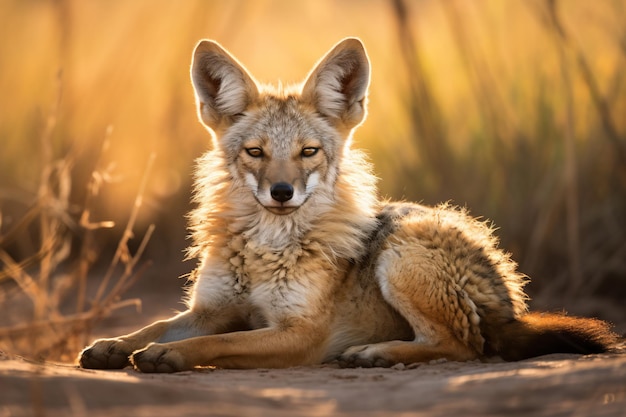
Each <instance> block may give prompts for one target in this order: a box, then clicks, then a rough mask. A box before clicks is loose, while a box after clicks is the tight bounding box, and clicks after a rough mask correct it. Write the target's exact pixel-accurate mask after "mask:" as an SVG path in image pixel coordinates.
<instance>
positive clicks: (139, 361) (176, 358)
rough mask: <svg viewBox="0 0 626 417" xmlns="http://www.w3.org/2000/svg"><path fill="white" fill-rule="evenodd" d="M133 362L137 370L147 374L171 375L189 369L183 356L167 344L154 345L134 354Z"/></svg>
mask: <svg viewBox="0 0 626 417" xmlns="http://www.w3.org/2000/svg"><path fill="white" fill-rule="evenodd" d="M131 361H132V363H133V365H134V366H135V369H136V370H138V371H141V372H146V373H153V372H159V373H171V372H180V371H185V370H187V369H189V368H190V367H188V366H187V365H186V363H185V360H184V358H183V355H182V354H181V353H180V352H177V351H176V350H174V349H173V348H171V347H167V345H166V344H158V343H152V344H150V345H148V347H146V348H145V349H142V350H138V351H136V352H135V353H133V355H132V357H131Z"/></svg>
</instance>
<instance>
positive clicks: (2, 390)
mask: <svg viewBox="0 0 626 417" xmlns="http://www.w3.org/2000/svg"><path fill="white" fill-rule="evenodd" d="M86 415H89V416H90V417H98V416H107V417H116V416H120V417H121V416H125V417H126V416H135V417H142V416H150V417H152V416H157V415H158V416H177V417H187V416H224V417H231V416H232V417H242V416H276V417H282V416H285V417H287V416H289V417H292V416H307V417H315V416H346V417H348V416H349V417H352V416H354V417H356V416H359V417H369V416H391V417H395V416H408V415H412V416H455V415H463V416H499V415H506V416H594V417H595V416H615V417H618V416H626V355H624V354H610V355H592V356H577V355H549V356H544V357H541V358H536V359H533V360H528V361H522V362H517V363H479V362H469V363H456V362H439V363H431V364H422V365H419V366H418V365H413V366H407V367H404V366H398V367H396V368H395V369H383V368H374V369H340V368H338V367H336V366H334V365H324V366H318V367H301V368H291V369H285V370H267V369H259V370H252V371H234V370H219V369H202V370H199V371H194V372H182V373H177V374H166V375H155V374H140V373H138V372H135V371H133V370H132V369H125V370H121V371H93V370H84V369H79V368H77V367H75V366H72V365H67V364H54V363H34V362H29V361H27V360H24V359H22V358H19V357H11V356H8V355H6V354H4V355H0V417H17V416H19V417H21V416H37V417H39V416H50V417H53V416H59V417H61V416H63V417H66V416H86Z"/></svg>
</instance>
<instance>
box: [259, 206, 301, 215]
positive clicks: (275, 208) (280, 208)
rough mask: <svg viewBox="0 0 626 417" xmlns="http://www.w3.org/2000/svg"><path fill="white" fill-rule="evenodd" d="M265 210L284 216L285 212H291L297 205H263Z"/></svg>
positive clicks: (296, 208)
mask: <svg viewBox="0 0 626 417" xmlns="http://www.w3.org/2000/svg"><path fill="white" fill-rule="evenodd" d="M263 207H264V208H265V209H266V210H267V211H269V212H270V213H273V214H277V215H279V216H284V215H287V214H291V213H293V212H294V211H296V210H298V208H300V207H299V206H298V207H288V206H263Z"/></svg>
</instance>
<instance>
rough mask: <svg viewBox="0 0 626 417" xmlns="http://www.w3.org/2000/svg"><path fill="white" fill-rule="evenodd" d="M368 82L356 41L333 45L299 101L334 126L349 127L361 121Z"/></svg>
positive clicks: (360, 47)
mask: <svg viewBox="0 0 626 417" xmlns="http://www.w3.org/2000/svg"><path fill="white" fill-rule="evenodd" d="M369 82H370V62H369V59H368V57H367V53H366V52H365V48H364V47H363V44H362V43H361V41H360V40H359V39H356V38H347V39H344V40H342V41H341V42H339V43H338V44H337V45H335V46H334V47H333V48H332V49H331V50H330V52H328V53H327V54H326V56H324V57H323V58H322V60H321V61H320V62H319V63H318V64H317V65H316V66H315V67H314V68H313V70H312V71H311V73H310V74H309V76H308V77H307V80H306V82H305V84H304V87H303V88H302V98H303V99H304V100H306V101H308V102H310V103H312V104H313V106H314V107H315V108H316V110H317V111H318V112H319V113H320V114H322V115H324V116H325V117H327V118H328V119H330V120H331V121H332V122H334V123H338V124H343V125H344V126H345V127H348V128H353V127H355V126H356V125H358V124H359V123H361V122H362V121H363V119H364V118H365V113H366V109H365V106H366V97H367V90H368V87H369Z"/></svg>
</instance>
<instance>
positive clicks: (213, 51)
mask: <svg viewBox="0 0 626 417" xmlns="http://www.w3.org/2000/svg"><path fill="white" fill-rule="evenodd" d="M191 81H192V83H193V87H194V90H195V92H196V104H197V106H198V115H199V116H200V119H201V120H202V122H204V124H205V125H207V126H208V127H210V128H211V129H213V130H215V129H216V128H218V127H219V126H228V125H230V124H232V123H233V121H234V119H235V116H237V115H238V114H240V113H242V112H243V111H244V110H245V109H246V108H247V107H248V106H249V105H250V103H252V102H253V101H254V100H255V99H256V97H257V96H258V94H259V90H258V87H257V85H256V82H255V81H254V80H253V79H252V77H251V76H250V75H249V73H248V71H247V70H246V69H245V68H244V67H243V65H241V64H240V63H239V62H237V60H236V59H235V58H234V57H233V56H231V55H230V54H229V53H228V52H227V51H226V50H225V49H224V48H222V47H221V46H220V45H219V44H218V43H217V42H214V41H208V40H203V41H200V43H198V45H197V46H196V49H195V51H194V53H193V60H192V62H191Z"/></svg>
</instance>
